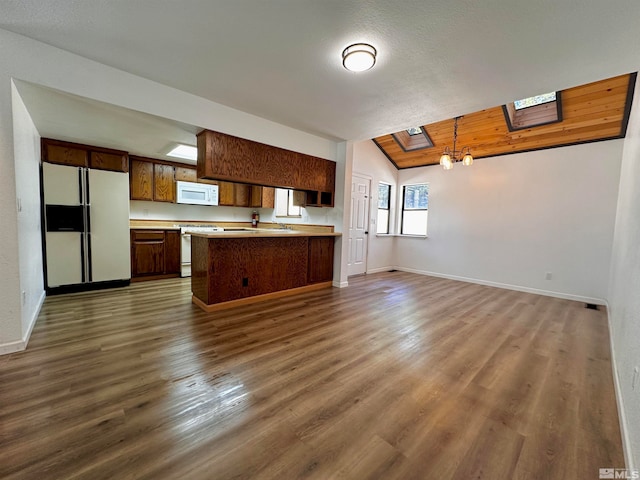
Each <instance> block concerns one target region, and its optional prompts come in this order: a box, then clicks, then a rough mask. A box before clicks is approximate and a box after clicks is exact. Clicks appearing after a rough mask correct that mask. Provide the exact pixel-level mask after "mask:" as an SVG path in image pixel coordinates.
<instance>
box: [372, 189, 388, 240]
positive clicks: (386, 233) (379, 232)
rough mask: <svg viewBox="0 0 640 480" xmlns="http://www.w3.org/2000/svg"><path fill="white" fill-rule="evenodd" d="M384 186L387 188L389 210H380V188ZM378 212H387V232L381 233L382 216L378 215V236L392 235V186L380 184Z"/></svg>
mask: <svg viewBox="0 0 640 480" xmlns="http://www.w3.org/2000/svg"><path fill="white" fill-rule="evenodd" d="M381 185H384V186H386V187H387V191H388V194H387V208H380V186H381ZM377 207H378V208H377V210H378V212H379V211H380V210H386V212H387V228H386V231H385V232H381V231H380V214H379V213H378V214H377V215H376V235H390V234H391V184H390V183H386V182H378V202H377Z"/></svg>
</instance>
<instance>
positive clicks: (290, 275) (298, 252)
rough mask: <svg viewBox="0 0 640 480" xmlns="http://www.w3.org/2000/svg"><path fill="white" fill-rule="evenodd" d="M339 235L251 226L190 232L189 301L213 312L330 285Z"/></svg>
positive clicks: (327, 232) (330, 232) (328, 232)
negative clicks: (335, 246)
mask: <svg viewBox="0 0 640 480" xmlns="http://www.w3.org/2000/svg"><path fill="white" fill-rule="evenodd" d="M340 235H341V234H340V233H334V232H332V231H313V232H306V231H301V230H288V229H282V230H276V229H251V228H249V229H234V230H232V231H229V230H226V231H224V232H212V233H192V238H191V290H192V293H193V297H192V301H193V303H195V304H196V305H197V306H199V307H200V308H201V309H203V310H204V311H207V312H213V311H217V310H222V309H225V308H230V307H233V306H236V305H242V304H248V303H254V302H257V301H260V300H265V299H270V298H278V297H282V296H286V295H293V294H296V293H302V292H305V291H310V290H317V289H321V288H327V287H331V281H332V278H333V251H334V242H335V238H336V237H338V236H340Z"/></svg>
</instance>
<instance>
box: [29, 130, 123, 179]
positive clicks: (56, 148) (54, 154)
mask: <svg viewBox="0 0 640 480" xmlns="http://www.w3.org/2000/svg"><path fill="white" fill-rule="evenodd" d="M41 144H42V159H43V160H44V161H45V162H48V163H58V164H61V165H70V166H74V167H89V168H93V169H96V170H110V171H113V172H124V173H126V172H128V171H129V155H128V154H127V152H123V151H120V150H113V149H110V148H102V147H93V146H90V145H82V144H80V143H71V142H63V141H61V140H53V139H51V138H43V139H42V142H41Z"/></svg>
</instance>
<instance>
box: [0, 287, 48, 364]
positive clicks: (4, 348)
mask: <svg viewBox="0 0 640 480" xmlns="http://www.w3.org/2000/svg"><path fill="white" fill-rule="evenodd" d="M45 298H46V294H45V292H44V291H43V292H42V293H41V294H40V298H39V299H38V306H37V307H36V311H35V312H34V313H33V315H32V316H31V319H30V320H29V327H28V328H27V331H26V332H25V333H24V335H23V336H22V340H16V341H14V342H9V343H5V344H2V345H0V355H7V354H9V353H15V352H21V351H22V350H25V349H26V348H27V345H28V344H29V339H30V338H31V332H33V327H35V325H36V321H37V320H38V316H39V315H40V310H41V309H42V304H43V303H44V299H45Z"/></svg>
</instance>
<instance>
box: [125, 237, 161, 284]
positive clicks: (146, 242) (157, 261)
mask: <svg viewBox="0 0 640 480" xmlns="http://www.w3.org/2000/svg"><path fill="white" fill-rule="evenodd" d="M164 265H165V260H164V232H163V231H162V230H158V231H155V230H154V231H151V230H132V231H131V276H132V277H139V276H142V275H162V274H163V273H164Z"/></svg>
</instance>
